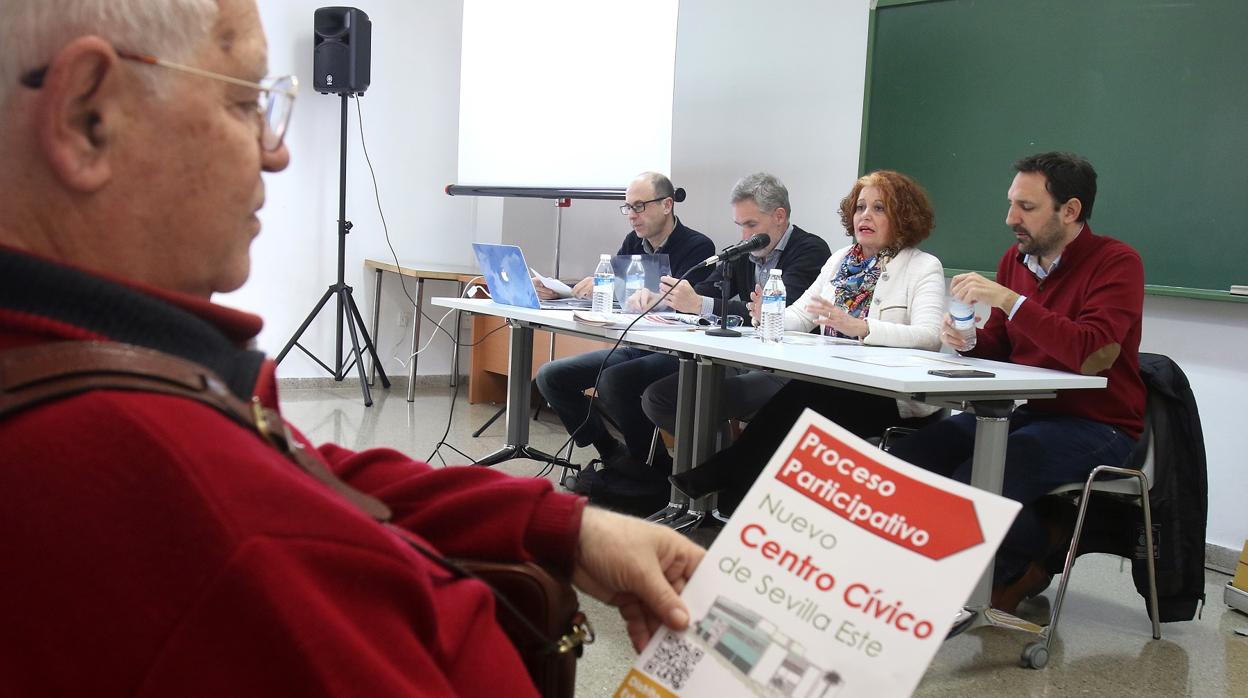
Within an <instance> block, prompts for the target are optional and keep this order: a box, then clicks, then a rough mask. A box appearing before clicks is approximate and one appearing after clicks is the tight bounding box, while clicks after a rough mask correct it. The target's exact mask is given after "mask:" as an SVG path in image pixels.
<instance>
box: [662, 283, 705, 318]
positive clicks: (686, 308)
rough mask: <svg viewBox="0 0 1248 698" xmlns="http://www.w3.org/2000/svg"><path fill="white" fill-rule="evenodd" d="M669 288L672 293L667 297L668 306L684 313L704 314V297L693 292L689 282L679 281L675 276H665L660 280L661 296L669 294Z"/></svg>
mask: <svg viewBox="0 0 1248 698" xmlns="http://www.w3.org/2000/svg"><path fill="white" fill-rule="evenodd" d="M673 287H675V288H673ZM669 288H670V289H672V292H671V293H670V294H668V296H667V304H668V305H670V306H672V307H673V308H675V309H676V310H678V311H680V312H682V313H701V312H702V296H699V295H698V292H697V291H695V290H693V286H690V285H689V282H688V281H685V280H683V279H680V280H678V279H677V278H676V277H674V276H664V277H662V278H661V279H659V295H660V296H661V295H663V294H664V293H667V290H668V289H669Z"/></svg>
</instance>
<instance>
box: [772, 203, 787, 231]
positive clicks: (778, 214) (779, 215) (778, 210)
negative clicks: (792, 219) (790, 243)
mask: <svg viewBox="0 0 1248 698" xmlns="http://www.w3.org/2000/svg"><path fill="white" fill-rule="evenodd" d="M771 221H772V222H773V223H775V224H776V225H777V226H779V225H780V224H781V223H783V224H785V227H788V222H789V212H788V211H786V210H785V209H784V207H782V206H777V207H775V208H774V209H772V211H771ZM780 234H781V235H783V234H784V232H783V231H781V233H780Z"/></svg>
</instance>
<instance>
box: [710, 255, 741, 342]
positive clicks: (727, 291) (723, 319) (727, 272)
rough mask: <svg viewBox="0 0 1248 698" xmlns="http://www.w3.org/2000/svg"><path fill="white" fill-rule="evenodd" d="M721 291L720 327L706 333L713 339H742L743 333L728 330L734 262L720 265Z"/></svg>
mask: <svg viewBox="0 0 1248 698" xmlns="http://www.w3.org/2000/svg"><path fill="white" fill-rule="evenodd" d="M719 276H720V281H719V290H720V298H721V299H722V300H721V302H720V305H719V327H712V328H711V329H709V330H707V331H706V333H707V334H709V335H711V336H712V337H740V336H741V333H740V332H738V331H736V330H731V329H728V299H729V297H730V296H731V295H732V261H731V260H726V261H723V262H720V263H719Z"/></svg>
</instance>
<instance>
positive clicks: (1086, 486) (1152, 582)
mask: <svg viewBox="0 0 1248 698" xmlns="http://www.w3.org/2000/svg"><path fill="white" fill-rule="evenodd" d="M1102 473H1112V474H1116V475H1124V476H1127V477H1134V478H1137V479H1138V480H1139V482H1140V502H1141V504H1142V505H1143V508H1144V543H1145V549H1146V553H1147V555H1148V592H1149V594H1148V597H1149V598H1148V604H1149V605H1148V607H1149V611H1150V614H1151V615H1152V619H1153V639H1154V640H1160V639H1161V625H1160V622H1159V621H1158V617H1157V576H1156V573H1155V570H1154V569H1153V516H1152V509H1151V508H1150V507H1149V502H1148V478H1147V477H1146V476H1145V475H1144V473H1142V472H1140V471H1138V470H1131V469H1128V468H1118V467H1114V466H1110V465H1100V466H1097V467H1095V468H1093V469H1092V472H1091V473H1090V474H1089V475H1088V479H1087V481H1085V482H1084V483H1083V493H1082V495H1081V497H1080V500H1079V513H1078V515H1077V516H1076V517H1075V530H1074V532H1073V534H1072V535H1071V539H1070V548H1068V549H1067V551H1066V563H1065V564H1064V565H1063V566H1062V581H1061V583H1060V584H1059V585H1058V587H1057V598H1056V599H1055V600H1054V601H1053V612H1052V614H1051V615H1050V616H1049V625H1048V627H1047V628H1045V629H1044V632H1043V633H1041V635H1042V637H1043V643H1044V649H1045V650H1046V652H1047V651H1048V650H1049V648H1050V647H1051V645H1052V643H1053V638H1054V637H1056V635H1057V622H1058V619H1059V618H1060V617H1061V614H1062V602H1063V601H1064V600H1065V598H1066V587H1067V586H1068V585H1069V584H1070V572H1071V569H1073V568H1074V565H1075V557H1076V555H1077V554H1078V552H1079V541H1080V539H1081V538H1082V536H1083V521H1084V518H1085V517H1086V515H1087V513H1088V506H1089V504H1091V501H1092V492H1093V490H1092V485H1093V483H1094V482H1095V481H1096V478H1097V476H1099V475H1101V474H1102Z"/></svg>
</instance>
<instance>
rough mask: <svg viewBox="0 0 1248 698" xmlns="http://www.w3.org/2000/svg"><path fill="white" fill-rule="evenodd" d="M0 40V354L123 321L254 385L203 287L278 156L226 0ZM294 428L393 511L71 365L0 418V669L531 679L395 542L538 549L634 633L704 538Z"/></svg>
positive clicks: (248, 219) (486, 609)
mask: <svg viewBox="0 0 1248 698" xmlns="http://www.w3.org/2000/svg"><path fill="white" fill-rule="evenodd" d="M137 52H143V53H144V54H147V53H150V54H152V55H153V56H155V58H153V57H151V56H146V55H140V54H139V53H137ZM0 54H3V60H2V61H0V162H3V163H4V165H5V166H4V167H3V168H0V211H3V216H0V352H4V351H8V350H13V349H16V348H25V349H29V348H31V347H36V348H39V347H45V346H50V345H52V344H54V343H64V342H74V341H83V340H90V341H102V342H123V343H127V344H133V345H139V346H141V347H145V348H147V349H154V350H157V351H161V352H164V353H166V354H171V355H173V356H176V357H179V358H181V359H184V360H188V361H192V362H195V363H197V364H201V365H203V366H206V367H208V368H210V369H211V370H212V371H213V372H215V373H216V375H217V376H219V377H220V379H221V382H222V383H224V384H225V386H226V387H227V388H228V389H229V390H230V392H231V393H233V395H234V396H235V397H236V398H237V399H239V400H242V401H245V402H252V401H254V402H255V403H256V404H258V405H262V406H265V407H268V408H271V409H276V408H277V389H276V379H275V375H274V366H273V363H272V361H270V360H268V359H267V358H265V357H264V355H263V354H262V353H260V352H258V351H255V350H253V349H251V348H250V345H251V343H252V342H253V340H254V338H255V336H256V335H257V334H258V332H259V331H260V320H259V318H257V317H255V316H253V315H248V314H246V313H241V312H238V311H235V310H231V309H228V308H225V307H222V306H218V305H214V304H213V303H212V302H211V300H210V298H211V295H212V294H213V293H216V292H224V291H230V290H233V289H235V288H238V287H239V286H241V285H242V284H243V282H244V281H245V280H246V278H247V275H248V270H249V265H250V261H249V246H250V244H251V241H252V240H253V239H254V238H255V237H256V235H258V234H259V232H260V223H259V221H258V219H257V217H256V215H255V214H256V211H257V210H258V209H259V208H260V207H261V205H262V203H263V201H264V182H263V180H262V178H261V173H262V172H269V173H275V172H278V171H280V170H282V169H284V168H285V167H286V165H287V163H288V162H289V154H288V152H287V150H286V148H285V146H284V145H283V141H282V136H283V134H284V132H285V128H286V122H287V119H288V116H289V107H290V106H291V105H292V100H293V94H288V93H286V92H284V91H283V90H284V89H287V88H290V87H292V85H291V84H290V83H289V82H287V83H283V82H282V81H280V80H279V81H276V82H268V81H263V84H258V83H261V82H262V78H263V76H264V74H265V70H266V45H265V39H264V34H263V32H262V30H261V28H260V22H259V15H258V12H257V8H256V5H255V2H254V0H62V1H61V2H56V3H51V2H5V3H0ZM157 59H159V60H157ZM6 378H7V375H5V374H4V372H3V371H0V382H3V381H4V380H5V379H6ZM293 438H294V439H295V440H296V441H298V442H299V443H301V444H302V445H303V447H304V448H305V449H306V450H307V451H308V452H310V454H311V457H312V458H314V459H315V460H319V461H320V463H321V466H323V467H325V468H328V469H329V470H330V471H332V472H333V473H335V474H336V475H337V476H338V477H339V478H341V479H342V480H344V481H346V482H347V483H348V484H349V485H350V486H352V487H354V488H355V489H357V490H359V491H362V492H364V493H366V494H368V495H371V496H372V497H375V498H377V499H380V500H382V501H383V502H384V503H385V504H386V505H388V506H389V509H390V510H391V511H392V513H393V516H392V518H391V522H392V523H393V524H394V527H395V528H397V529H403V530H405V532H406V533H405V534H400V533H397V532H396V531H395V530H394V529H387V528H384V527H382V526H381V525H380V524H378V523H376V522H375V521H374V520H372V519H371V518H369V516H367V515H365V514H364V513H362V511H361V510H360V509H357V508H356V507H355V506H354V505H353V504H351V503H350V502H348V501H347V499H345V498H344V497H343V496H341V495H339V494H338V493H337V492H335V491H334V490H331V489H330V488H328V487H326V486H324V485H322V484H321V482H318V481H317V480H314V479H313V478H312V477H310V476H309V475H307V474H305V473H304V472H303V471H302V470H300V469H299V468H297V467H295V465H294V464H293V463H292V462H290V461H288V460H287V459H286V458H284V457H283V456H282V455H281V454H279V452H278V451H277V450H276V449H275V448H273V447H271V446H270V445H269V444H268V443H266V441H264V440H263V439H261V438H260V436H259V435H258V434H257V433H256V432H255V431H253V430H250V429H246V428H244V427H242V426H240V425H239V424H237V423H235V422H234V421H232V420H230V419H229V418H227V417H226V416H225V415H224V414H222V413H220V412H217V411H216V410H214V409H212V408H210V407H208V406H206V405H205V404H203V403H201V402H198V401H196V400H191V399H186V398H182V397H174V396H169V395H158V394H154V393H147V392H127V391H118V390H95V391H92V392H87V393H84V394H79V395H76V396H73V397H66V398H63V399H59V400H56V401H53V402H49V403H44V404H40V405H37V406H33V407H29V408H28V409H25V410H22V411H20V412H17V413H15V414H12V415H9V416H7V417H5V418H4V419H0V532H2V533H0V564H2V565H3V573H0V694H3V695H21V696H32V695H102V696H113V695H118V696H120V695H127V696H140V695H143V696H146V695H151V696H183V695H205V696H250V695H256V696H261V695H263V696H279V695H367V696H418V695H427V696H450V695H489V696H522V695H532V694H533V693H534V692H535V690H534V687H533V685H532V683H531V682H530V681H529V679H528V676H527V673H526V671H525V669H524V667H523V665H522V664H521V663H520V660H519V657H518V655H517V654H516V652H515V649H514V648H513V647H512V645H511V644H510V643H509V641H508V639H507V638H506V636H505V635H504V634H503V632H502V630H501V629H500V627H499V625H498V624H497V622H496V621H495V616H494V611H495V608H494V599H493V597H492V596H491V593H490V591H489V590H488V589H487V588H486V587H485V586H484V585H482V584H481V583H480V582H477V581H474V580H465V579H460V578H458V577H456V576H454V575H452V574H450V573H448V572H447V571H446V570H445V569H443V568H442V567H440V566H439V565H438V564H437V563H436V562H435V561H434V560H433V559H431V557H428V556H425V555H422V554H420V553H418V552H417V551H416V550H415V549H414V547H413V546H412V545H409V542H411V541H415V542H416V543H418V544H420V545H422V546H424V547H425V548H428V549H432V550H433V551H435V554H436V555H449V556H456V557H475V558H483V559H493V560H515V561H520V560H536V561H539V562H542V563H544V564H546V565H547V566H549V567H551V568H553V569H554V570H556V571H562V572H564V573H566V574H568V575H570V576H571V578H572V579H573V581H574V582H575V583H576V584H577V586H578V587H580V589H581V590H582V591H584V592H586V593H589V594H592V595H594V596H596V597H598V598H600V599H602V600H604V601H606V602H608V603H611V604H614V605H617V606H619V608H620V612H621V614H622V615H623V616H624V619H625V624H626V626H627V629H628V633H629V636H630V638H631V640H632V641H633V644H634V645H635V646H638V647H639V646H640V645H641V644H643V643H644V642H645V641H646V640H647V638H648V637H649V635H650V634H651V632H653V630H655V629H656V628H657V627H658V625H659V624H660V623H667V624H669V625H672V626H674V627H683V626H685V625H686V624H687V622H688V617H687V611H686V610H685V608H684V606H683V604H682V603H681V601H680V599H679V597H678V595H677V594H678V592H679V590H680V589H681V588H682V587H683V584H684V582H685V580H687V579H688V577H689V575H690V574H691V573H692V571H693V569H694V567H695V566H696V565H697V563H698V561H699V560H700V559H701V556H702V554H703V551H702V550H701V548H699V547H697V546H696V545H694V544H692V543H690V542H689V541H687V540H686V539H684V538H683V537H681V536H679V535H677V534H675V533H673V532H671V531H669V530H667V529H663V528H660V527H656V526H652V525H649V524H646V523H644V522H641V521H638V520H636V519H632V518H628V517H623V516H618V515H615V514H611V513H609V512H603V511H600V510H595V509H592V508H586V506H585V501H584V500H583V499H581V498H578V497H571V496H567V495H562V494H558V493H555V492H554V491H553V490H552V488H551V486H550V484H549V483H548V482H547V481H545V480H537V479H520V478H511V477H507V476H506V475H503V474H501V473H498V472H494V471H490V470H488V469H482V468H442V469H434V468H431V467H430V466H429V465H427V464H425V463H419V462H415V461H413V460H411V459H410V458H407V457H406V456H404V455H402V454H400V453H398V452H395V451H392V450H388V449H376V450H372V451H365V452H360V453H353V452H351V451H347V450H345V449H342V448H339V447H337V446H333V445H326V446H321V447H320V448H313V447H312V445H311V444H309V443H307V441H306V439H304V438H303V437H302V436H301V435H299V434H298V433H295V434H293Z"/></svg>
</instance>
